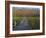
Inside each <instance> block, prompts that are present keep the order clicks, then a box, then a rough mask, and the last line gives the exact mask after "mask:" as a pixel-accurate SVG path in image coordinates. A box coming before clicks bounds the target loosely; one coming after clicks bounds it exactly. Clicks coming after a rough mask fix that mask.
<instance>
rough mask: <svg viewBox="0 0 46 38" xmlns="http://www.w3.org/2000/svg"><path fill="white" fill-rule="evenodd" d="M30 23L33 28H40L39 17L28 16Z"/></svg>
mask: <svg viewBox="0 0 46 38" xmlns="http://www.w3.org/2000/svg"><path fill="white" fill-rule="evenodd" d="M27 19H28V23H29V25H30V26H32V29H39V28H40V18H39V17H27Z"/></svg>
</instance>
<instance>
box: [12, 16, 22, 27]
mask: <svg viewBox="0 0 46 38" xmlns="http://www.w3.org/2000/svg"><path fill="white" fill-rule="evenodd" d="M21 18H22V17H17V16H14V17H13V25H14V26H13V27H14V28H15V26H16V24H18V23H19V22H20V21H21Z"/></svg>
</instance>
